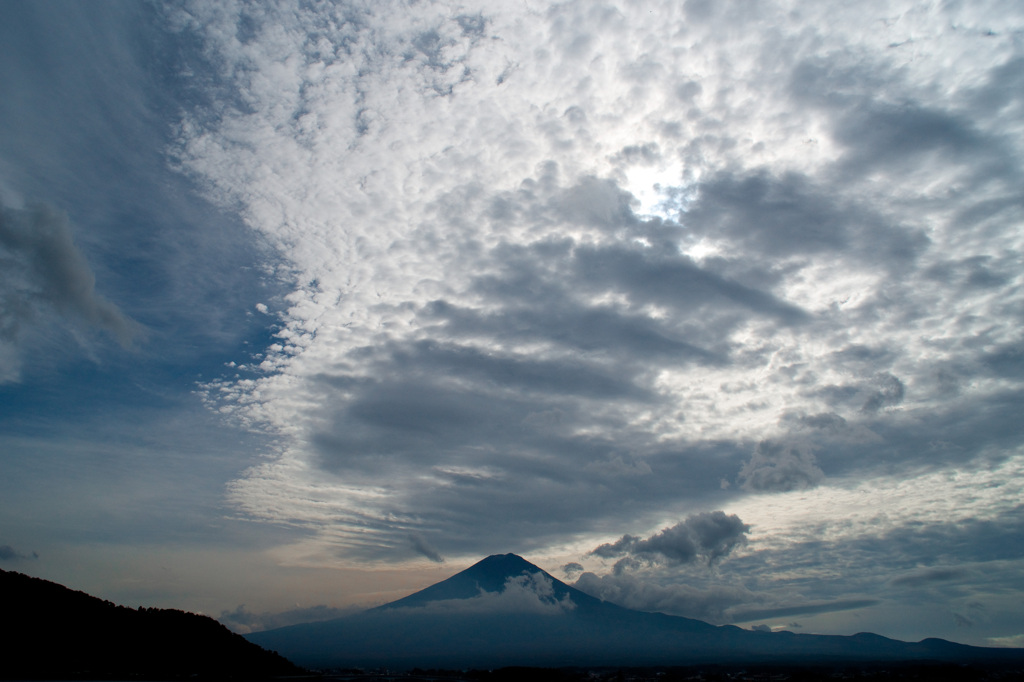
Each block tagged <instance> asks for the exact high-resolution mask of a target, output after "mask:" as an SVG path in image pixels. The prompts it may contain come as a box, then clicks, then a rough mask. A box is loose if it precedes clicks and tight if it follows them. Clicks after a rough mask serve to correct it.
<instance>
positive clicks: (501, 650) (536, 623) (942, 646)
mask: <svg viewBox="0 0 1024 682" xmlns="http://www.w3.org/2000/svg"><path fill="white" fill-rule="evenodd" d="M246 637H247V638H248V639H249V640H250V641H253V642H255V643H257V644H260V645H261V646H264V647H267V648H271V649H275V650H277V651H280V652H281V653H282V654H284V655H285V656H287V657H288V658H290V659H291V660H293V661H295V662H297V663H299V664H301V665H305V666H308V667H316V668H357V667H361V668H374V667H389V668H397V669H410V668H415V667H420V668H461V669H467V668H485V669H486V668H489V669H494V668H502V667H507V666H539V667H547V668H554V667H565V666H583V667H586V666H590V667H600V666H666V665H670V666H680V665H704V664H720V663H728V664H736V663H741V664H743V663H759V664H760V663H767V664H788V663H800V664H809V663H813V662H821V663H825V664H831V663H835V662H843V661H850V662H866V661H893V662H898V661H940V662H942V661H945V662H978V661H999V662H1011V663H1012V662H1015V661H1016V662H1020V663H1021V664H1022V665H1024V650H1020V649H987V648H979V647H970V646H965V645H961V644H954V643H952V642H947V641H945V640H940V639H926V640H923V641H921V642H916V643H909V642H901V641H897V640H893V639H888V638H886V637H881V636H879V635H874V634H870V633H861V634H857V635H853V636H850V637H840V636H827V635H808V634H794V633H792V632H754V631H751V630H743V629H741V628H738V627H735V626H731V625H725V626H721V627H718V626H714V625H710V624H708V623H705V622H703V621H699V620H693V619H689V618H681V617H677V616H668V615H665V614H662V613H647V612H642V611H634V610H631V609H626V608H623V607H621V606H617V605H615V604H611V603H608V602H603V601H601V600H599V599H596V598H594V597H592V596H590V595H588V594H585V593H583V592H580V591H579V590H577V589H575V588H573V587H571V586H569V585H566V584H565V583H563V582H561V581H559V580H557V579H556V578H553V577H552V576H550V575H549V574H547V573H545V572H544V571H542V570H541V569H539V568H537V567H536V566H534V565H533V564H531V563H529V562H528V561H526V560H525V559H522V558H521V557H518V556H516V555H514V554H505V555H495V556H490V557H487V558H486V559H484V560H482V561H480V562H479V563H477V564H475V565H473V566H471V567H470V568H468V569H466V570H465V571H462V572H461V573H458V574H457V575H454V576H452V577H451V578H448V579H447V580H444V581H442V582H439V583H437V584H435V585H432V586H430V587H428V588H426V589H424V590H421V591H419V592H416V593H415V594H412V595H410V596H408V597H405V598H403V599H399V600H398V601H395V602H391V603H389V604H385V605H384V606H380V607H377V608H375V609H371V610H369V611H364V612H363V613H360V614H356V615H353V616H348V617H345V618H339V619H335V620H330V621H322V622H318V623H306V624H302V625H293V626H290V627H285V628H279V629H275V630H268V631H266V632H257V633H251V634H249V635H246Z"/></svg>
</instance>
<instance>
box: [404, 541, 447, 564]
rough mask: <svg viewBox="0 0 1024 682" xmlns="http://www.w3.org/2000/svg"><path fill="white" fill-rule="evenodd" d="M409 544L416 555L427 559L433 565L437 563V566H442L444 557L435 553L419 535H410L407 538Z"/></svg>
mask: <svg viewBox="0 0 1024 682" xmlns="http://www.w3.org/2000/svg"><path fill="white" fill-rule="evenodd" d="M409 542H411V543H412V548H413V549H414V550H416V552H417V553H418V554H422V555H423V556H425V557H427V558H428V559H430V560H431V561H433V562H434V563H437V564H443V563H444V557H443V556H441V555H440V554H439V553H438V552H437V550H436V549H434V548H433V547H431V546H430V545H429V544H427V541H426V540H424V539H423V538H422V537H421V536H419V535H410V536H409Z"/></svg>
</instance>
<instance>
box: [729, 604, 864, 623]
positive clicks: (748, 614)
mask: <svg viewBox="0 0 1024 682" xmlns="http://www.w3.org/2000/svg"><path fill="white" fill-rule="evenodd" d="M879 603H881V602H880V601H879V600H878V599H839V600H836V601H832V602H827V603H815V604H798V605H795V606H779V607H774V608H766V609H746V610H736V611H733V612H731V613H730V614H729V615H730V617H731V618H732V621H733V622H735V623H747V622H750V621H752V620H763V619H765V618H780V617H783V616H810V615H817V614H821V613H835V612H837V611H852V610H854V609H863V608H867V607H869V606H875V605H876V604H879Z"/></svg>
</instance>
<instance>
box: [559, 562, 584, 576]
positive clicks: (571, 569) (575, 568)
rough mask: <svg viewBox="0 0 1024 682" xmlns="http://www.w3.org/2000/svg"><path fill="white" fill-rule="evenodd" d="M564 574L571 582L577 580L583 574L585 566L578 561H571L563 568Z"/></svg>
mask: <svg viewBox="0 0 1024 682" xmlns="http://www.w3.org/2000/svg"><path fill="white" fill-rule="evenodd" d="M562 572H563V573H564V574H565V577H566V578H568V579H569V580H575V579H576V577H577V576H579V574H580V573H582V572H583V564H580V563H578V562H576V561H570V562H569V563H567V564H566V565H564V566H562Z"/></svg>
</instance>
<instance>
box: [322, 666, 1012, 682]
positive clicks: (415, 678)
mask: <svg viewBox="0 0 1024 682" xmlns="http://www.w3.org/2000/svg"><path fill="white" fill-rule="evenodd" d="M320 679H322V680H324V682H684V681H685V682H817V681H819V680H823V681H827V682H831V681H835V682H844V681H847V680H851V681H856V680H872V681H874V682H886V681H888V680H904V681H906V682H926V681H927V682H1017V681H1024V666H1020V665H1004V664H991V665H986V664H979V663H965V664H954V663H927V662H924V663H921V662H917V663H891V662H887V663H864V662H858V663H852V664H848V665H847V664H822V665H814V664H806V665H804V664H798V665H763V666H730V665H707V666H686V667H667V668H660V667H659V668H601V669H587V668H524V667H512V668H500V669H498V670H466V671H456V670H421V669H413V670H411V671H408V672H391V671H387V670H377V671H357V670H350V671H342V670H338V671H332V672H331V673H328V674H325V675H324V676H323V677H322V678H320Z"/></svg>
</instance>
